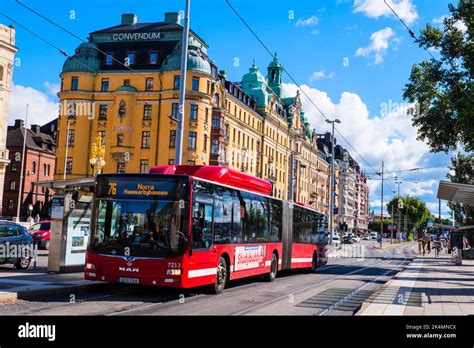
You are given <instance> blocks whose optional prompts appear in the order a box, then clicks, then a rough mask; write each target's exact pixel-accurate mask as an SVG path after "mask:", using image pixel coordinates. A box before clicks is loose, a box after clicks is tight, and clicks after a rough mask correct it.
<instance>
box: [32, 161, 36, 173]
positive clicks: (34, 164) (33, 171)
mask: <svg viewBox="0 0 474 348" xmlns="http://www.w3.org/2000/svg"><path fill="white" fill-rule="evenodd" d="M31 172H32V173H33V174H35V173H36V162H35V161H33V163H31Z"/></svg>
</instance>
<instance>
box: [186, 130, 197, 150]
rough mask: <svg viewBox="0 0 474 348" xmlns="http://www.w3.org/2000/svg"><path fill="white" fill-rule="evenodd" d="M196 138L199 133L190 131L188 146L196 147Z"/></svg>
mask: <svg viewBox="0 0 474 348" xmlns="http://www.w3.org/2000/svg"><path fill="white" fill-rule="evenodd" d="M196 138H197V133H196V132H193V131H190V132H189V137H188V148H190V149H196Z"/></svg>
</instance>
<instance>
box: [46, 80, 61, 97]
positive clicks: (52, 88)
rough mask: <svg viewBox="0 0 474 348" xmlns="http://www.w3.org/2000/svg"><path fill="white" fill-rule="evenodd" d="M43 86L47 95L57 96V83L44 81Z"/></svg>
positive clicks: (58, 88)
mask: <svg viewBox="0 0 474 348" xmlns="http://www.w3.org/2000/svg"><path fill="white" fill-rule="evenodd" d="M43 86H44V87H45V88H46V91H47V92H48V94H49V95H51V96H54V97H56V98H57V94H58V92H59V91H60V90H61V86H60V85H59V84H57V83H51V82H49V81H46V82H45V83H43Z"/></svg>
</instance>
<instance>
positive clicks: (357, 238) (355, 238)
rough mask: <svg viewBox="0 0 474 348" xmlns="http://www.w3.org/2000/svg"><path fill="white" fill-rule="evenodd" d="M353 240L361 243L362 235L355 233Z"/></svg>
mask: <svg viewBox="0 0 474 348" xmlns="http://www.w3.org/2000/svg"><path fill="white" fill-rule="evenodd" d="M352 240H353V241H354V243H360V237H359V236H358V235H357V234H354V235H353V236H352Z"/></svg>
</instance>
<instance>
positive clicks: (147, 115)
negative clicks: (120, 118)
mask: <svg viewBox="0 0 474 348" xmlns="http://www.w3.org/2000/svg"><path fill="white" fill-rule="evenodd" d="M143 119H144V120H151V104H145V105H144V106H143Z"/></svg>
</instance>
